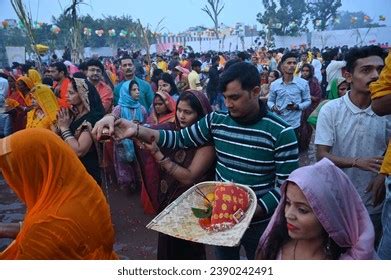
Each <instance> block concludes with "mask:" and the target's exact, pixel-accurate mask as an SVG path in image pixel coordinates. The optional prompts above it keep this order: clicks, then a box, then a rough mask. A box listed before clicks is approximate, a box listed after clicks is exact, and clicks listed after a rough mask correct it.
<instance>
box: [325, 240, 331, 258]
mask: <svg viewBox="0 0 391 280" xmlns="http://www.w3.org/2000/svg"><path fill="white" fill-rule="evenodd" d="M325 253H326V255H331V238H330V235H329V236H328V237H327V241H326V246H325Z"/></svg>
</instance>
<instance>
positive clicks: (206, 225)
mask: <svg viewBox="0 0 391 280" xmlns="http://www.w3.org/2000/svg"><path fill="white" fill-rule="evenodd" d="M198 223H199V224H200V226H201V227H202V228H203V229H205V230H209V228H210V226H211V223H212V221H211V219H210V217H209V218H201V219H198Z"/></svg>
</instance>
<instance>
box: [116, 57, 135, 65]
mask: <svg viewBox="0 0 391 280" xmlns="http://www.w3.org/2000/svg"><path fill="white" fill-rule="evenodd" d="M125 59H130V60H131V61H132V62H133V58H131V57H130V56H129V55H124V56H121V57H120V59H119V64H122V60H125Z"/></svg>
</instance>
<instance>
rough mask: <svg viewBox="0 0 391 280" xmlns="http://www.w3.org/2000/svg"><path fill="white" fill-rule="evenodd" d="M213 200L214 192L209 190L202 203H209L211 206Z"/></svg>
mask: <svg viewBox="0 0 391 280" xmlns="http://www.w3.org/2000/svg"><path fill="white" fill-rule="evenodd" d="M215 200H216V197H215V193H214V192H210V193H208V194H207V195H205V198H204V205H205V206H207V207H208V206H209V205H211V206H212V207H213V205H214V201H215Z"/></svg>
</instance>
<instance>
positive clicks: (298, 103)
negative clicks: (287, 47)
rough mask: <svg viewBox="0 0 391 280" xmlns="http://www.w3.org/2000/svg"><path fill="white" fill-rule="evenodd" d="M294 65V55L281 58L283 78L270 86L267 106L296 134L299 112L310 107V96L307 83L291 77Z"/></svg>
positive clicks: (299, 117)
mask: <svg viewBox="0 0 391 280" xmlns="http://www.w3.org/2000/svg"><path fill="white" fill-rule="evenodd" d="M296 65H297V60H296V55H295V54H294V53H292V52H290V53H286V54H285V55H284V56H283V57H282V58H281V70H282V73H283V76H282V77H281V78H279V79H277V80H275V81H274V82H273V83H272V84H271V86H270V92H269V98H268V100H267V105H268V106H269V108H270V109H271V110H272V111H273V112H275V113H276V114H278V115H279V116H280V117H281V118H282V119H283V120H285V121H286V122H287V123H288V124H289V125H290V126H291V127H292V128H294V129H295V131H296V134H297V128H299V126H300V120H301V112H302V111H303V110H304V109H305V108H307V107H309V106H310V105H311V96H310V88H309V85H308V82H307V81H306V80H304V79H302V78H299V77H294V75H293V74H294V72H295V69H296Z"/></svg>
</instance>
